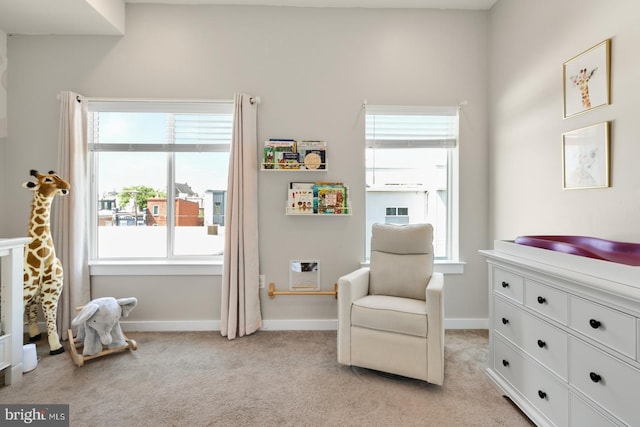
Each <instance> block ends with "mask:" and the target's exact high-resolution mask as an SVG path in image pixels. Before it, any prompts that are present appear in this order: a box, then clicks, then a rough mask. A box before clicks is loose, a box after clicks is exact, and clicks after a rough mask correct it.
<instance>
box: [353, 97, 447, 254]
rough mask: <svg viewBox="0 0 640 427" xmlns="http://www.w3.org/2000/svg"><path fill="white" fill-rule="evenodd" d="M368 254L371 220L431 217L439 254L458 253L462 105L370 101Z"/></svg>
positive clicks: (425, 219) (400, 221)
mask: <svg viewBox="0 0 640 427" xmlns="http://www.w3.org/2000/svg"><path fill="white" fill-rule="evenodd" d="M365 127H366V185H367V188H366V205H367V207H366V209H367V221H366V230H367V231H366V242H367V243H366V254H365V256H367V257H368V255H369V253H370V240H371V226H372V225H373V224H374V223H376V222H378V223H392V224H407V223H418V222H428V223H431V224H432V225H433V227H434V242H433V243H434V251H435V257H436V259H441V260H456V259H457V257H458V249H457V248H458V243H457V230H458V212H457V177H458V172H457V163H458V153H457V140H458V109H457V107H408V106H371V105H369V106H367V107H366V124H365Z"/></svg>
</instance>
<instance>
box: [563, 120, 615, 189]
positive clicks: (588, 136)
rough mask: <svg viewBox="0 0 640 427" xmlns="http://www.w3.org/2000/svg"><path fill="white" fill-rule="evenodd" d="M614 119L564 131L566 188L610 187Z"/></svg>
mask: <svg viewBox="0 0 640 427" xmlns="http://www.w3.org/2000/svg"><path fill="white" fill-rule="evenodd" d="M609 135H610V122H602V123H598V124H595V125H592V126H587V127H584V128H580V129H576V130H573V131H570V132H566V133H564V134H563V135H562V177H563V188H564V189H565V190H575V189H586V188H604V187H609V143H610V141H609Z"/></svg>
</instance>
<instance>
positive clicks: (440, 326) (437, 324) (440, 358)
mask: <svg viewBox="0 0 640 427" xmlns="http://www.w3.org/2000/svg"><path fill="white" fill-rule="evenodd" d="M426 297H427V316H428V317H429V320H428V322H429V324H428V327H429V330H428V331H427V349H428V355H427V358H428V362H427V381H429V382H430V383H432V384H439V385H442V383H443V381H444V275H443V274H442V273H433V274H432V275H431V279H430V280H429V283H428V284H427V289H426Z"/></svg>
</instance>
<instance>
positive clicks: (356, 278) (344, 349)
mask: <svg viewBox="0 0 640 427" xmlns="http://www.w3.org/2000/svg"><path fill="white" fill-rule="evenodd" d="M368 293H369V267H363V268H360V269H358V270H356V271H354V272H352V273H349V274H347V275H345V276H342V277H340V278H339V279H338V362H339V363H342V364H345V365H351V304H352V303H353V301H355V300H357V299H359V298H362V297H365V296H367V294H368Z"/></svg>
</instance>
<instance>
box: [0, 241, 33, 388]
mask: <svg viewBox="0 0 640 427" xmlns="http://www.w3.org/2000/svg"><path fill="white" fill-rule="evenodd" d="M29 241H31V239H30V238H28V237H21V238H12V239H0V260H1V261H0V370H2V369H6V371H5V384H7V385H8V384H11V383H15V382H18V381H20V380H21V379H22V335H23V334H22V330H23V327H24V326H23V323H24V314H23V313H24V303H23V289H22V288H23V282H24V277H23V274H24V273H23V269H24V265H23V260H24V245H25V244H27V243H28V242H29Z"/></svg>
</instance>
